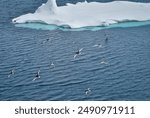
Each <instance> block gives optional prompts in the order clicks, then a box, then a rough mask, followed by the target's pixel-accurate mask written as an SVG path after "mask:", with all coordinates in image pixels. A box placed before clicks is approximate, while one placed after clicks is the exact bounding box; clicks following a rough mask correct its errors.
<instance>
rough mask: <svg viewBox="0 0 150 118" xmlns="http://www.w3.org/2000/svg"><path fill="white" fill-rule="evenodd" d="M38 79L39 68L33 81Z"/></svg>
mask: <svg viewBox="0 0 150 118" xmlns="http://www.w3.org/2000/svg"><path fill="white" fill-rule="evenodd" d="M36 79H40V70H38V72H37V74H36V76H35V78H34V79H33V81H35V80H36Z"/></svg>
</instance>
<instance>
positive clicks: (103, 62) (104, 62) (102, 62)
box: [100, 61, 108, 64]
mask: <svg viewBox="0 0 150 118" xmlns="http://www.w3.org/2000/svg"><path fill="white" fill-rule="evenodd" d="M100 63H101V64H108V62H106V61H101V62H100Z"/></svg>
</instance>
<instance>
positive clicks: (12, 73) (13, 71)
mask: <svg viewBox="0 0 150 118" xmlns="http://www.w3.org/2000/svg"><path fill="white" fill-rule="evenodd" d="M14 74H15V70H14V69H12V70H11V72H10V74H9V75H8V78H9V77H10V76H11V75H14Z"/></svg>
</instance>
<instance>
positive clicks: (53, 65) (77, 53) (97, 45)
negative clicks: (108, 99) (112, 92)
mask: <svg viewBox="0 0 150 118" xmlns="http://www.w3.org/2000/svg"><path fill="white" fill-rule="evenodd" d="M104 35H105V42H107V41H108V39H109V37H108V36H107V34H106V33H105V34H104ZM49 40H50V39H49V38H48V39H46V40H45V41H43V42H42V43H45V42H47V41H49ZM93 47H98V48H101V47H102V45H101V44H95V45H93ZM82 51H83V48H81V49H79V50H77V51H76V52H75V53H74V56H73V58H74V59H76V58H77V57H78V56H79V55H81V54H82V53H81V52H82ZM100 63H101V64H108V62H107V61H104V60H102V61H101V62H100ZM50 66H52V67H53V68H55V64H54V63H53V62H52V63H51V64H50ZM14 74H15V69H12V70H11V72H10V73H9V75H8V78H10V77H11V76H13V75H14ZM40 78H41V76H40V69H39V70H38V71H37V73H36V74H35V77H34V78H33V80H32V81H35V80H37V79H40ZM89 94H91V89H90V88H87V89H86V90H85V95H89Z"/></svg>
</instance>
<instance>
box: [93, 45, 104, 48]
mask: <svg viewBox="0 0 150 118" xmlns="http://www.w3.org/2000/svg"><path fill="white" fill-rule="evenodd" d="M93 47H98V48H101V47H102V45H101V44H95V45H93Z"/></svg>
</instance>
